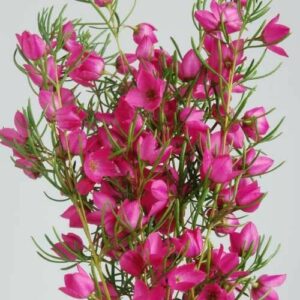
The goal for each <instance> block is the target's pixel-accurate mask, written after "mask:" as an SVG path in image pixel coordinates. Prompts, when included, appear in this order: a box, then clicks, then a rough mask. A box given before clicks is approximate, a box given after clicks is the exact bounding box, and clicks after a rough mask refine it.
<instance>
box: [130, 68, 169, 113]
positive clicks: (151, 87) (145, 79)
mask: <svg viewBox="0 0 300 300" xmlns="http://www.w3.org/2000/svg"><path fill="white" fill-rule="evenodd" d="M165 87H166V83H165V82H164V81H163V80H162V79H159V78H156V77H154V75H152V74H150V73H148V72H146V71H144V70H143V69H141V70H140V72H139V73H138V76H137V87H136V88H132V89H131V90H129V92H128V93H127V95H126V98H125V100H126V101H127V102H128V103H129V104H130V105H131V106H132V107H140V108H144V109H145V110H148V111H153V110H155V109H156V108H158V107H159V105H160V103H161V101H162V97H163V94H164V91H165Z"/></svg>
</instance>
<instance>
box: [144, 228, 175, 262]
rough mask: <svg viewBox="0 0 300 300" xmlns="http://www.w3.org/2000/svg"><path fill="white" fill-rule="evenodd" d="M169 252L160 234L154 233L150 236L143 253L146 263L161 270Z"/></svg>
mask: <svg viewBox="0 0 300 300" xmlns="http://www.w3.org/2000/svg"><path fill="white" fill-rule="evenodd" d="M168 251H169V250H168V248H167V246H165V245H164V243H163V241H162V239H161V236H160V234H159V233H158V232H153V233H151V234H149V236H148V238H147V240H146V242H145V244H144V247H143V252H142V253H143V258H144V261H145V262H146V263H147V264H149V265H151V266H153V267H154V268H159V267H160V266H161V264H162V262H163V261H164V260H165V258H166V255H167V253H168Z"/></svg>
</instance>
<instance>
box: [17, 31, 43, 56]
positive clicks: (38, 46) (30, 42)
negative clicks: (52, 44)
mask: <svg viewBox="0 0 300 300" xmlns="http://www.w3.org/2000/svg"><path fill="white" fill-rule="evenodd" d="M17 39H18V42H19V44H20V47H21V49H22V52H23V54H24V55H25V56H26V58H28V59H31V60H34V61H35V60H39V59H40V58H42V57H43V56H44V55H45V54H46V43H45V41H43V39H42V38H41V37H40V36H38V35H37V34H31V33H30V32H28V31H24V32H23V33H22V34H21V35H19V34H17Z"/></svg>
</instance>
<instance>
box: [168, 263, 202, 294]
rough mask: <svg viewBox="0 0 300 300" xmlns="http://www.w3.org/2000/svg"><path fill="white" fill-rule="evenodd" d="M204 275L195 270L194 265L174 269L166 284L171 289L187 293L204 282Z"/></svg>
mask: <svg viewBox="0 0 300 300" xmlns="http://www.w3.org/2000/svg"><path fill="white" fill-rule="evenodd" d="M205 277H206V274H205V273H204V272H202V271H200V270H197V269H196V266H195V265H194V264H192V263H191V264H186V265H182V266H180V267H175V268H174V269H173V270H172V271H171V272H170V273H169V274H168V275H167V282H168V285H169V286H170V287H171V289H173V290H176V291H181V292H187V291H188V290H190V289H192V288H193V287H195V286H196V285H198V284H200V283H201V282H203V281H204V279H205Z"/></svg>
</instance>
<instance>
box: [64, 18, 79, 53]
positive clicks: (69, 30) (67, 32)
mask: <svg viewBox="0 0 300 300" xmlns="http://www.w3.org/2000/svg"><path fill="white" fill-rule="evenodd" d="M62 33H63V37H64V42H65V45H64V47H65V48H66V50H67V51H70V50H71V49H72V45H73V43H74V41H76V38H77V34H76V31H75V28H74V24H73V23H72V22H71V21H69V22H67V23H65V24H64V25H63V28H62Z"/></svg>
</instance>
